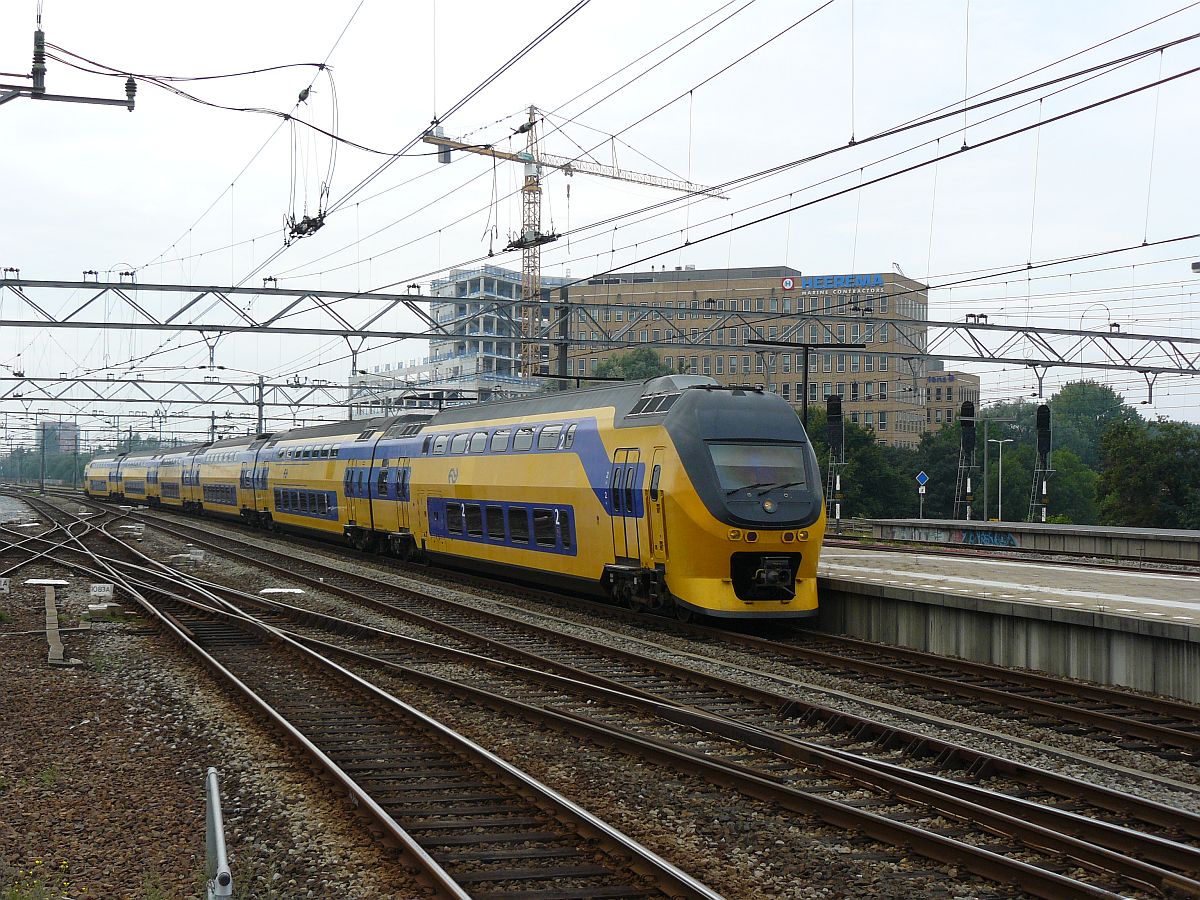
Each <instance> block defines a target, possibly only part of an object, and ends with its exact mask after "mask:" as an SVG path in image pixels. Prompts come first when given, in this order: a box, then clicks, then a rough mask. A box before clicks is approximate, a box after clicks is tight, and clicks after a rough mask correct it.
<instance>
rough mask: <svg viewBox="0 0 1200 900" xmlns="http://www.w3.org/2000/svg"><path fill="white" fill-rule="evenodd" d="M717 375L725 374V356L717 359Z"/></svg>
mask: <svg viewBox="0 0 1200 900" xmlns="http://www.w3.org/2000/svg"><path fill="white" fill-rule="evenodd" d="M733 358H734V359H736V358H737V357H733ZM717 374H718V375H724V374H725V357H723V356H718V357H717Z"/></svg>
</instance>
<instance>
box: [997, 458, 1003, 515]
mask: <svg viewBox="0 0 1200 900" xmlns="http://www.w3.org/2000/svg"><path fill="white" fill-rule="evenodd" d="M999 447H1000V449H999V452H998V453H997V454H996V465H997V466H999V467H1000V471H999V472H998V473H997V478H998V480H999V483H998V484H997V485H996V521H997V522H1003V521H1004V441H1000V443H999Z"/></svg>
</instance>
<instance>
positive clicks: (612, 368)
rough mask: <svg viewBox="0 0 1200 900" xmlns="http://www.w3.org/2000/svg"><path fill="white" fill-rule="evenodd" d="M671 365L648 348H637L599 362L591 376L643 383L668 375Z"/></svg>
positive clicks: (670, 371)
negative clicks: (648, 379)
mask: <svg viewBox="0 0 1200 900" xmlns="http://www.w3.org/2000/svg"><path fill="white" fill-rule="evenodd" d="M672 371H673V369H672V368H671V364H670V363H667V362H663V360H662V357H660V356H659V355H658V354H657V353H655V352H654V351H653V350H652V349H650V348H649V347H638V348H637V349H635V350H630V351H629V352H628V353H614V354H613V355H612V356H610V357H608V358H607V359H604V360H601V362H600V364H599V365H598V366H596V371H595V372H593V373H592V374H593V375H597V376H600V377H603V378H623V379H625V380H626V381H645V380H646V379H647V378H657V377H658V376H659V375H670V374H671V373H672Z"/></svg>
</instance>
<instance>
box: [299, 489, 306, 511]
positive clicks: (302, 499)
mask: <svg viewBox="0 0 1200 900" xmlns="http://www.w3.org/2000/svg"><path fill="white" fill-rule="evenodd" d="M300 512H308V491H301V492H300Z"/></svg>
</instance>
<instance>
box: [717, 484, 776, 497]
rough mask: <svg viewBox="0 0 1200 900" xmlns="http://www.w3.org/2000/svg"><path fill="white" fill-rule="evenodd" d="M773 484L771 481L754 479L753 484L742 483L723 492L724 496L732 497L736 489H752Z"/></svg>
mask: <svg viewBox="0 0 1200 900" xmlns="http://www.w3.org/2000/svg"><path fill="white" fill-rule="evenodd" d="M772 484H774V482H773V481H756V482H754V484H743V485H742V486H741V487H735V488H730V489H729V490H727V491H726V492H725V496H726V497H732V496H733V495H734V494H736V493H737V492H738V491H752V490H754V489H755V488H760V487H769V486H770V485H772Z"/></svg>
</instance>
